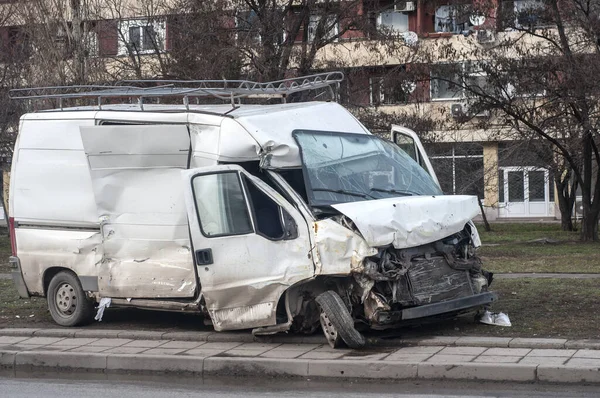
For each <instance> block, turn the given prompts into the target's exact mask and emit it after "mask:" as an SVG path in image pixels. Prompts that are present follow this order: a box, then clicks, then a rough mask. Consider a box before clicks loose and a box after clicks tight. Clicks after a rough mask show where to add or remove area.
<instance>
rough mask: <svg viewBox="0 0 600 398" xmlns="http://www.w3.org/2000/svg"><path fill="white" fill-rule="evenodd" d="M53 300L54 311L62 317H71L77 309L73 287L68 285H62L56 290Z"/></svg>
mask: <svg viewBox="0 0 600 398" xmlns="http://www.w3.org/2000/svg"><path fill="white" fill-rule="evenodd" d="M54 300H55V306H56V309H57V310H58V312H59V313H60V315H62V316H65V317H68V316H71V315H73V313H74V312H75V309H76V308H77V293H76V292H75V289H74V288H73V286H71V285H70V284H68V283H62V284H61V285H60V286H59V287H58V289H56V295H55V297H54Z"/></svg>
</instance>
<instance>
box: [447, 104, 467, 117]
mask: <svg viewBox="0 0 600 398" xmlns="http://www.w3.org/2000/svg"><path fill="white" fill-rule="evenodd" d="M463 108H464V107H463V104H452V106H450V112H451V113H452V117H453V118H455V119H458V118H461V117H464V116H465V112H464V110H463Z"/></svg>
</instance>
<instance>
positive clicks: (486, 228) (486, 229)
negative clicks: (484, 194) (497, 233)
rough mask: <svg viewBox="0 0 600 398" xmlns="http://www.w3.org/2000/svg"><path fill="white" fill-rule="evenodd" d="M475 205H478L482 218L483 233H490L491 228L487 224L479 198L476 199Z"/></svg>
mask: <svg viewBox="0 0 600 398" xmlns="http://www.w3.org/2000/svg"><path fill="white" fill-rule="evenodd" d="M477 203H479V208H480V209H481V218H483V227H484V229H485V232H490V231H491V230H492V227H490V223H489V222H488V219H487V216H486V215H485V209H484V208H483V203H481V198H479V197H477Z"/></svg>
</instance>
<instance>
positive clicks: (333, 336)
mask: <svg viewBox="0 0 600 398" xmlns="http://www.w3.org/2000/svg"><path fill="white" fill-rule="evenodd" d="M319 320H320V321H321V327H322V328H323V333H325V337H326V338H327V341H328V342H329V344H330V345H331V346H332V347H333V346H334V345H335V343H336V342H337V340H338V331H337V328H336V327H335V326H333V324H332V323H331V320H330V319H329V317H328V316H327V314H326V313H325V311H323V309H321V315H320V316H319Z"/></svg>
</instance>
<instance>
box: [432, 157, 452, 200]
mask: <svg viewBox="0 0 600 398" xmlns="http://www.w3.org/2000/svg"><path fill="white" fill-rule="evenodd" d="M429 161H430V162H431V165H432V166H433V170H435V175H436V176H437V178H438V181H439V183H440V187H441V188H442V191H443V192H444V194H446V195H452V194H453V193H454V182H453V179H454V177H453V173H452V158H429Z"/></svg>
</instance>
